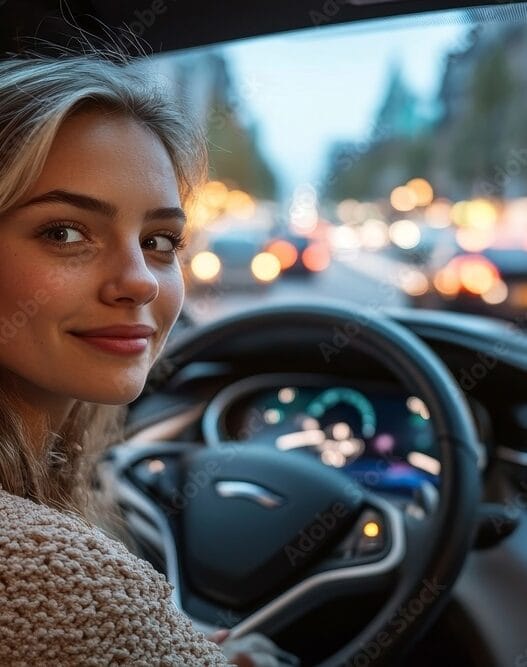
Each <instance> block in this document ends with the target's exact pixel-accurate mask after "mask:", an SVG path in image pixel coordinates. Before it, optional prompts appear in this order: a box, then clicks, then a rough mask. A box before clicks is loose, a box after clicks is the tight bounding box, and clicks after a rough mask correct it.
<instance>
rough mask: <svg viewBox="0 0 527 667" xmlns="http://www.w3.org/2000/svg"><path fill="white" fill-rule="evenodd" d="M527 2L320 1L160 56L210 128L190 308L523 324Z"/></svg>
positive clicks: (191, 256)
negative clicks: (358, 11)
mask: <svg viewBox="0 0 527 667" xmlns="http://www.w3.org/2000/svg"><path fill="white" fill-rule="evenodd" d="M525 14H526V12H525V8H524V7H523V6H522V5H518V6H515V5H510V6H507V7H486V8H476V9H471V10H455V11H447V12H434V13H428V14H423V15H419V16H414V17H411V18H407V17H405V18H401V17H397V18H391V19H382V20H374V21H367V22H363V23H358V24H345V25H338V26H328V25H325V24H324V23H325V22H324V20H323V19H324V17H323V16H322V15H321V16H318V14H317V17H315V16H314V17H313V22H314V26H313V28H311V29H307V30H302V31H297V32H288V33H281V34H277V35H271V36H267V37H260V38H254V39H244V40H239V41H237V42H231V43H227V44H221V45H216V46H212V47H206V48H197V49H192V50H189V51H186V52H177V53H169V54H164V55H162V56H158V57H156V58H155V59H154V65H155V67H157V68H158V70H159V72H160V73H162V74H163V76H164V77H167V78H168V79H170V80H171V81H173V82H174V83H175V84H176V86H177V87H176V89H175V90H176V93H175V94H177V95H183V97H184V98H186V99H187V100H188V101H189V102H190V106H191V107H192V109H193V111H194V112H195V114H196V115H197V117H198V120H199V121H200V122H201V124H202V126H203V127H204V129H205V131H206V134H207V138H208V144H209V156H210V173H209V178H210V180H209V182H208V183H207V184H206V186H205V187H204V188H203V190H202V191H200V193H199V197H198V201H197V203H196V206H195V208H194V210H193V213H192V215H191V217H190V223H189V229H188V240H189V244H188V246H187V249H186V251H185V253H184V255H183V257H182V261H183V264H184V273H185V279H186V284H187V307H188V310H189V312H190V313H191V314H194V315H195V316H196V317H197V318H198V319H207V318H211V317H214V316H217V315H220V314H222V313H224V312H225V311H228V310H232V309H236V308H238V309H243V308H244V307H245V306H246V305H252V304H253V303H254V299H255V296H256V297H257V298H258V303H264V302H268V301H271V302H272V301H278V300H280V299H284V298H285V299H287V300H295V299H299V300H301V299H306V298H307V299H312V298H314V297H315V296H318V297H320V298H322V299H326V298H332V299H338V300H342V301H346V302H354V303H358V304H361V305H364V306H369V307H373V308H380V309H383V308H385V307H415V308H434V309H442V310H454V311H460V312H465V313H474V314H483V315H492V316H494V317H499V318H505V319H507V320H511V321H513V322H515V323H516V324H518V325H521V326H524V325H525V316H524V313H525V307H526V306H527V123H526V122H525V119H524V109H525V102H526V98H527V68H526V67H525V63H526V62H527V23H526V22H527V18H526V16H525ZM315 18H316V20H315ZM326 22H327V21H326ZM242 238H245V239H246V243H243V242H242V240H241V239H242ZM242 259H243V261H242Z"/></svg>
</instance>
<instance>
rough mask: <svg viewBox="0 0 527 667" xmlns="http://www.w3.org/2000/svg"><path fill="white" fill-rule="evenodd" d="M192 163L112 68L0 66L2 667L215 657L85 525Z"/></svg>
mask: <svg viewBox="0 0 527 667" xmlns="http://www.w3.org/2000/svg"><path fill="white" fill-rule="evenodd" d="M205 166H206V161H205V150H204V146H203V142H202V140H201V138H200V136H199V134H198V133H197V132H196V131H195V130H194V129H193V125H192V123H189V121H188V120H187V118H186V116H185V115H184V114H182V113H181V112H180V111H179V110H178V109H177V108H176V107H175V105H174V102H173V100H172V99H171V98H170V95H169V94H168V93H167V92H165V91H164V90H163V88H162V87H160V86H159V84H154V83H152V82H151V80H149V81H148V83H147V77H146V76H145V75H144V74H143V75H141V73H140V72H139V71H136V70H135V68H133V67H131V66H130V65H127V64H126V62H124V61H123V62H112V61H111V59H109V58H101V57H100V56H98V55H97V54H94V55H84V56H71V55H67V56H63V57H60V58H55V59H50V58H44V57H32V58H26V59H22V58H12V59H10V60H8V61H6V62H3V63H1V64H0V234H1V240H2V243H1V244H0V285H1V286H2V297H1V299H0V379H1V384H0V388H1V389H0V391H1V392H2V393H1V395H0V399H1V405H0V485H1V487H2V488H1V490H0V664H2V665H11V664H12V665H38V666H39V667H44V666H46V665H54V666H55V665H93V666H97V667H99V666H100V665H117V664H120V665H121V664H122V665H132V664H133V665H151V664H152V665H153V664H156V665H196V666H198V665H199V666H201V667H202V666H204V665H225V664H227V661H226V658H225V656H224V655H223V653H222V652H220V649H219V648H218V646H217V645H216V644H214V643H211V642H210V641H208V640H207V639H206V638H205V636H204V635H203V634H202V633H199V632H197V631H196V630H194V628H193V627H192V626H191V623H190V621H189V620H188V619H187V618H186V617H185V616H183V615H182V614H181V613H179V612H178V611H177V610H176V609H175V608H174V607H173V606H172V604H171V601H170V594H171V586H170V585H169V584H168V582H167V581H166V579H165V578H164V577H163V576H162V575H160V574H159V573H157V572H156V571H155V570H154V569H153V568H152V567H151V566H150V564H148V563H146V562H144V561H142V560H140V559H138V558H136V557H135V556H133V555H132V554H131V553H130V552H129V551H128V550H127V549H126V548H125V547H124V545H123V544H121V543H120V542H118V541H116V540H114V539H111V538H110V537H109V536H108V535H106V534H105V533H104V532H102V530H101V529H100V528H98V527H96V523H97V524H99V525H100V516H102V515H100V516H99V521H97V516H98V512H99V513H100V512H102V511H103V510H101V508H100V507H98V504H97V502H98V501H97V498H96V497H95V496H94V492H93V489H92V479H93V470H94V465H95V464H96V461H97V459H98V456H99V454H100V453H101V450H102V449H103V448H104V447H105V446H106V445H107V444H109V443H112V442H118V441H119V438H120V437H121V436H122V425H123V420H124V415H125V410H126V409H125V408H124V407H123V406H126V404H128V403H130V402H131V401H133V400H134V399H135V398H136V397H137V396H138V395H139V394H140V393H141V391H142V389H143V386H144V384H145V381H146V378H147V375H148V373H149V371H150V369H151V368H152V366H153V364H154V363H155V361H156V360H157V359H158V358H159V357H160V355H161V352H162V350H163V346H164V344H165V341H166V339H167V336H168V333H169V331H170V329H171V327H172V325H173V324H174V322H175V320H176V319H177V317H178V314H179V312H180V309H181V305H182V302H183V294H184V289H183V282H182V276H181V270H180V266H179V262H178V250H179V249H180V248H181V247H182V244H183V225H184V221H185V213H184V211H185V210H188V209H189V205H190V203H191V200H192V195H193V193H194V191H195V188H196V187H197V186H198V185H199V183H200V180H201V178H202V177H203V174H204V173H205ZM104 511H105V510H104ZM224 635H225V633H223V635H222V636H221V637H220V636H217V637H216V640H217V641H220V640H221V639H222V638H223V637H224ZM239 660H240V661H239V663H238V664H247V665H249V664H252V663H251V662H250V661H248V657H247V656H239ZM269 664H271V663H269Z"/></svg>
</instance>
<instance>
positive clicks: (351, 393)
mask: <svg viewBox="0 0 527 667" xmlns="http://www.w3.org/2000/svg"><path fill="white" fill-rule="evenodd" d="M339 403H344V404H345V405H350V406H352V407H353V408H355V410H357V412H358V413H359V416H360V420H361V435H362V437H363V438H372V437H373V436H374V435H375V431H376V430H377V416H376V415H375V410H374V409H373V405H372V404H371V403H370V401H369V400H368V399H367V398H366V396H364V394H361V393H360V392H359V391H356V390H355V389H349V388H347V387H336V388H335V389H327V390H326V391H324V392H322V393H321V394H319V395H318V396H317V397H316V398H314V399H313V400H312V401H311V403H309V405H308V406H307V408H306V413H307V414H308V415H309V416H310V417H313V418H314V419H318V420H319V421H320V420H324V417H325V415H326V414H327V413H328V412H329V410H331V409H332V408H334V407H335V406H336V405H338V404H339ZM340 421H341V420H340V419H339V422H340ZM356 435H359V434H356Z"/></svg>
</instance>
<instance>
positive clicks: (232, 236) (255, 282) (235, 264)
mask: <svg viewBox="0 0 527 667" xmlns="http://www.w3.org/2000/svg"><path fill="white" fill-rule="evenodd" d="M279 275H280V266H279V264H278V261H277V260H276V258H275V257H274V256H270V255H269V254H268V253H265V244H264V241H263V238H262V235H260V234H257V235H251V234H250V233H248V232H247V231H227V232H222V233H214V234H212V235H211V236H210V237H209V239H208V243H207V247H206V249H204V250H200V251H198V252H196V253H195V254H194V255H193V256H192V257H191V258H190V259H189V262H188V265H187V269H186V277H187V285H188V286H189V288H190V290H199V289H200V288H201V289H204V288H207V287H210V286H211V285H212V286H214V287H215V288H216V289H221V290H225V291H240V290H241V291H244V290H251V289H262V288H263V287H265V286H267V285H270V284H271V283H272V282H274V281H275V280H276V279H277V278H278V276H279Z"/></svg>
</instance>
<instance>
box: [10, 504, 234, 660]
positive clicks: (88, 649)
mask: <svg viewBox="0 0 527 667" xmlns="http://www.w3.org/2000/svg"><path fill="white" fill-rule="evenodd" d="M171 592H172V586H171V585H170V584H169V583H168V581H167V580H166V579H165V577H164V576H163V575H161V574H160V573H158V572H157V571H156V570H155V569H154V568H153V567H152V566H151V565H150V563H148V562H146V561H143V560H141V559H139V558H137V557H136V556H134V555H133V554H131V553H130V552H129V551H128V550H127V549H126V547H125V546H124V545H123V544H121V543H120V542H117V541H116V540H113V539H111V538H109V537H108V536H106V535H105V534H104V533H103V532H102V531H100V530H99V529H97V528H95V527H89V526H86V525H85V524H84V523H82V522H81V521H80V520H78V519H76V518H74V517H73V516H69V515H66V514H62V513H61V512H58V511H56V510H53V509H51V508H48V507H45V506H42V505H37V504H36V503H34V502H32V501H30V500H27V499H22V498H18V497H17V496H13V495H11V494H7V493H6V492H5V491H0V664H1V665H2V666H3V667H4V666H5V667H8V666H9V667H33V666H35V667H37V666H38V667H59V666H62V667H70V666H74V665H75V666H77V665H79V666H80V665H82V666H83V667H85V666H86V667H103V666H109V667H110V666H111V667H113V666H114V665H136V666H138V667H151V666H153V665H156V666H159V667H169V666H172V665H178V666H179V665H181V666H183V665H185V666H186V665H188V666H189V667H216V666H218V667H219V666H222V665H227V664H228V663H227V660H226V658H225V657H224V656H223V654H222V653H221V651H220V649H219V648H218V647H217V646H216V645H215V644H213V643H211V642H209V641H208V640H207V639H206V638H205V636H204V635H203V633H201V632H198V631H197V630H195V629H194V628H193V626H192V624H191V622H190V620H189V619H188V618H187V617H186V616H184V615H183V614H182V613H180V612H179V611H177V609H176V608H175V606H174V605H173V604H172V602H171V599H170V596H171Z"/></svg>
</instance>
